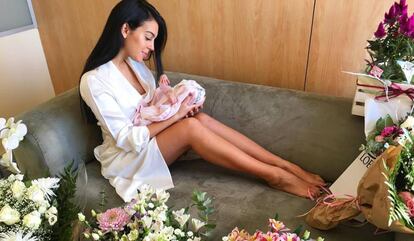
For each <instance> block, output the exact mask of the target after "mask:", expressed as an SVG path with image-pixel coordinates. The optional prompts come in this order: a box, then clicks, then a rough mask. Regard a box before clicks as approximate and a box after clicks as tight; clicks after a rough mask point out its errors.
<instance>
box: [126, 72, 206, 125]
mask: <svg viewBox="0 0 414 241" xmlns="http://www.w3.org/2000/svg"><path fill="white" fill-rule="evenodd" d="M159 85H160V87H158V88H157V89H156V90H155V93H154V96H153V98H152V100H151V101H150V102H149V103H147V102H145V101H142V102H141V103H139V104H138V107H137V111H136V113H135V116H134V120H133V123H134V125H136V126H143V125H149V124H151V123H152V122H159V121H164V120H167V119H169V118H170V117H171V116H173V115H175V113H177V111H178V110H179V109H180V106H181V103H182V102H183V101H184V99H185V98H186V97H187V96H188V95H189V94H190V93H191V94H192V96H193V99H194V101H193V103H190V104H193V105H202V104H203V103H204V100H205V95H206V91H205V90H204V88H203V87H201V86H200V85H199V84H198V83H197V82H195V81H194V80H185V79H183V80H182V81H181V82H180V83H178V84H177V85H176V86H174V87H171V86H169V85H168V84H167V83H165V82H161V81H160V84H159Z"/></svg>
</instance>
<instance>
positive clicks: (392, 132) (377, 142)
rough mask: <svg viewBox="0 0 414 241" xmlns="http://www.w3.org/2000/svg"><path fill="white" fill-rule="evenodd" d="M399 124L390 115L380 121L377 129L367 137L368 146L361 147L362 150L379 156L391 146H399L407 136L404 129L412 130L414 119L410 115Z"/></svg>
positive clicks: (377, 123)
mask: <svg viewBox="0 0 414 241" xmlns="http://www.w3.org/2000/svg"><path fill="white" fill-rule="evenodd" d="M399 123H400V124H398V123H397V124H396V123H394V121H393V120H392V118H391V116H390V115H386V116H385V117H384V118H380V119H378V120H377V122H376V124H375V129H374V130H373V131H372V132H371V133H370V134H369V135H368V137H367V143H366V145H361V148H360V150H361V151H362V150H365V151H366V152H368V153H372V154H374V155H376V156H379V155H380V154H381V153H383V152H384V151H385V150H386V149H387V148H388V147H389V146H390V145H393V146H397V145H398V144H399V142H400V141H401V140H402V138H403V137H404V135H405V134H406V133H404V129H410V128H412V126H413V125H414V117H413V116H411V115H409V116H407V117H406V119H405V120H402V121H399Z"/></svg>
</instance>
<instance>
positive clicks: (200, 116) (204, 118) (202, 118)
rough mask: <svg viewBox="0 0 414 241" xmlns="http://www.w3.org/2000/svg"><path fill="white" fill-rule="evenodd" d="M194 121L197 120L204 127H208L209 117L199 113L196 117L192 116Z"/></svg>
mask: <svg viewBox="0 0 414 241" xmlns="http://www.w3.org/2000/svg"><path fill="white" fill-rule="evenodd" d="M194 118H195V119H197V120H198V121H199V122H201V124H203V125H204V126H206V125H208V123H209V122H210V121H211V119H212V118H211V117H210V116H209V115H207V114H206V113H203V112H200V113H198V114H197V115H195V116H194Z"/></svg>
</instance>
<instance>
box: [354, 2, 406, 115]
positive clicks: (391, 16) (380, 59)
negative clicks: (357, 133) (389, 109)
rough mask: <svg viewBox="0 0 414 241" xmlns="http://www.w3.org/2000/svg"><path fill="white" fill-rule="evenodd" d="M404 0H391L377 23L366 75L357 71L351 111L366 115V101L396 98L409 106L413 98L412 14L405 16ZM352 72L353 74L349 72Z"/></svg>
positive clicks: (369, 42)
mask: <svg viewBox="0 0 414 241" xmlns="http://www.w3.org/2000/svg"><path fill="white" fill-rule="evenodd" d="M407 9H408V6H407V4H406V1H405V0H401V1H400V2H399V3H394V4H393V5H392V6H391V8H390V10H389V11H388V13H385V17H384V20H383V21H382V22H381V23H380V24H379V25H378V29H377V31H376V32H375V33H374V39H372V40H368V46H367V52H368V54H369V59H368V60H367V68H366V70H365V72H366V74H357V75H358V80H357V89H356V92H355V98H354V103H353V107H352V114H354V115H360V116H364V115H365V114H366V110H365V109H366V108H365V107H364V106H365V101H366V99H369V98H372V99H375V100H378V101H381V102H384V101H389V100H390V99H393V98H396V99H398V100H399V101H400V105H409V106H411V104H412V101H413V99H414V88H413V87H414V86H413V85H411V81H412V77H413V75H414V63H413V61H414V15H412V16H411V17H408V13H407ZM352 74H355V73H352Z"/></svg>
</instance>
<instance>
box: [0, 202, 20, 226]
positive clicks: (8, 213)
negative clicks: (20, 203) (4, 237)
mask: <svg viewBox="0 0 414 241" xmlns="http://www.w3.org/2000/svg"><path fill="white" fill-rule="evenodd" d="M19 221H20V213H19V212H18V211H17V210H15V209H13V208H11V207H10V206H9V205H7V204H6V205H5V206H4V207H3V208H2V209H1V210H0V222H3V223H5V224H7V225H13V224H15V223H17V222H19Z"/></svg>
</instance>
